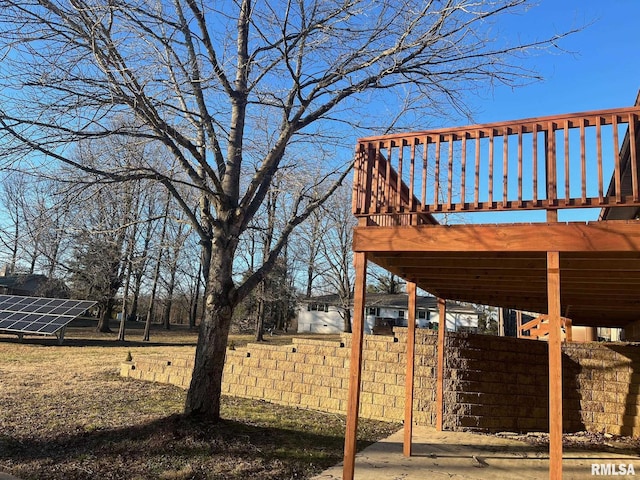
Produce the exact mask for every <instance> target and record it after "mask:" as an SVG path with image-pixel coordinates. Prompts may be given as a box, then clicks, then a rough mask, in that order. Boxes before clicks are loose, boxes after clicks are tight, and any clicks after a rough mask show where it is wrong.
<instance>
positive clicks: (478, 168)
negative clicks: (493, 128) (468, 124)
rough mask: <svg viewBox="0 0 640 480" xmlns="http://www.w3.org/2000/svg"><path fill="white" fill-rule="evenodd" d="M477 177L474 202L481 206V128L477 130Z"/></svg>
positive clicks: (475, 204) (476, 206) (476, 205)
mask: <svg viewBox="0 0 640 480" xmlns="http://www.w3.org/2000/svg"><path fill="white" fill-rule="evenodd" d="M475 162H476V164H475V167H476V178H475V182H474V192H473V204H474V206H475V208H478V207H479V206H480V130H476V158H475Z"/></svg>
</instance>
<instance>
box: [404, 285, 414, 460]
mask: <svg viewBox="0 0 640 480" xmlns="http://www.w3.org/2000/svg"><path fill="white" fill-rule="evenodd" d="M407 295H408V308H407V310H408V312H409V314H408V315H407V370H406V376H405V383H404V443H403V448H402V453H404V456H405V457H410V456H411V443H412V435H413V379H414V370H415V350H416V284H415V283H413V282H407Z"/></svg>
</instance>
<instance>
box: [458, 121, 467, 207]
mask: <svg viewBox="0 0 640 480" xmlns="http://www.w3.org/2000/svg"><path fill="white" fill-rule="evenodd" d="M461 156H462V162H461V163H462V165H461V170H460V204H461V208H462V210H466V207H465V205H466V199H465V197H466V192H465V184H466V183H467V132H464V133H463V134H462V152H461Z"/></svg>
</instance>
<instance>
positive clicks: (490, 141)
mask: <svg viewBox="0 0 640 480" xmlns="http://www.w3.org/2000/svg"><path fill="white" fill-rule="evenodd" d="M494 133H495V132H494V130H493V128H492V129H491V131H490V132H489V208H491V209H492V208H493V136H494Z"/></svg>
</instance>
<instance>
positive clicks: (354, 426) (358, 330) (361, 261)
mask: <svg viewBox="0 0 640 480" xmlns="http://www.w3.org/2000/svg"><path fill="white" fill-rule="evenodd" d="M353 256H354V263H355V271H356V279H355V285H354V294H353V324H352V329H351V331H352V333H351V356H350V361H349V393H348V397H347V427H346V432H345V438H344V464H343V465H344V468H343V472H342V473H343V476H342V478H343V479H344V480H353V475H354V471H355V463H356V441H357V435H356V434H357V430H358V414H359V407H360V383H361V379H362V343H363V340H364V338H363V334H364V305H365V292H366V284H367V254H366V253H362V252H355V253H354V254H353Z"/></svg>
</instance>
